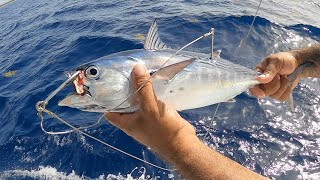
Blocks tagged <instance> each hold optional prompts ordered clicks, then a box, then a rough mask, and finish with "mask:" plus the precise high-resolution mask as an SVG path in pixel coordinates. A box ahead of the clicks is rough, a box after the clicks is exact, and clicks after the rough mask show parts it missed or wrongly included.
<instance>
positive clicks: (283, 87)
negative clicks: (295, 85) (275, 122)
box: [270, 76, 291, 100]
mask: <svg viewBox="0 0 320 180" xmlns="http://www.w3.org/2000/svg"><path fill="white" fill-rule="evenodd" d="M288 89H289V90H290V91H289V92H291V88H290V86H289V81H288V78H286V77H285V76H280V88H279V89H278V90H277V91H276V92H275V93H273V94H271V95H270V97H272V98H273V99H278V100H280V98H281V97H283V95H284V93H285V92H286V91H287V90H288ZM281 99H282V98H281Z"/></svg>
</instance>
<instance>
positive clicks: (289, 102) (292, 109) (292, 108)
mask: <svg viewBox="0 0 320 180" xmlns="http://www.w3.org/2000/svg"><path fill="white" fill-rule="evenodd" d="M286 104H287V105H288V107H289V108H290V111H291V112H295V111H294V102H293V96H292V92H291V93H290V95H289V97H288V99H287V100H286Z"/></svg>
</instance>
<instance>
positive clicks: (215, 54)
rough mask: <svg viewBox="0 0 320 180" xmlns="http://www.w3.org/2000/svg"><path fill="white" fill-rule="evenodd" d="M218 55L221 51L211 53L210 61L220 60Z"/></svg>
mask: <svg viewBox="0 0 320 180" xmlns="http://www.w3.org/2000/svg"><path fill="white" fill-rule="evenodd" d="M220 54H221V50H216V51H214V52H212V54H211V59H213V58H220Z"/></svg>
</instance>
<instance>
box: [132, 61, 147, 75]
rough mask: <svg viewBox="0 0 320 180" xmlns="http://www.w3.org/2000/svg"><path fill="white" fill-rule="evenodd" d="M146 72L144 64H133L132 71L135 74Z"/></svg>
mask: <svg viewBox="0 0 320 180" xmlns="http://www.w3.org/2000/svg"><path fill="white" fill-rule="evenodd" d="M146 72H147V69H146V67H145V66H144V65H142V64H137V65H135V66H134V68H133V73H134V74H135V75H136V76H143V75H145V74H146Z"/></svg>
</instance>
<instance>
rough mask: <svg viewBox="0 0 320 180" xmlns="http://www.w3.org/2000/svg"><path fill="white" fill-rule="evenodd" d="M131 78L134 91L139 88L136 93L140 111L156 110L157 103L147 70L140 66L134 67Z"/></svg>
mask: <svg viewBox="0 0 320 180" xmlns="http://www.w3.org/2000/svg"><path fill="white" fill-rule="evenodd" d="M131 78H132V81H133V85H134V87H135V89H136V90H138V89H140V88H141V89H140V90H139V91H138V92H137V95H138V100H139V104H140V109H141V110H142V111H145V112H149V111H154V110H156V107H157V101H156V98H155V95H154V92H153V87H152V83H151V81H150V75H149V73H148V71H147V69H146V68H145V67H144V66H143V65H141V64H137V65H135V66H134V68H133V70H132V73H131Z"/></svg>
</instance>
